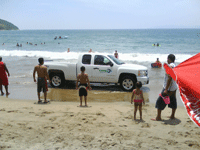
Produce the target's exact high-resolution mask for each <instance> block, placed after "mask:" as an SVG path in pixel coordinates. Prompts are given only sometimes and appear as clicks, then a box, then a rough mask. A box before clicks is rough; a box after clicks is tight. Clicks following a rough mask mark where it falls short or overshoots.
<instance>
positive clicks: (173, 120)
mask: <svg viewBox="0 0 200 150" xmlns="http://www.w3.org/2000/svg"><path fill="white" fill-rule="evenodd" d="M162 122H164V124H166V125H178V124H180V123H181V120H179V119H177V118H175V119H169V120H162Z"/></svg>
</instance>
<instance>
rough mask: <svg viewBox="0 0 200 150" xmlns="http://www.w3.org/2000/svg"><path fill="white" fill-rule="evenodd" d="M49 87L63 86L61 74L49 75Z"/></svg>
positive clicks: (63, 80)
mask: <svg viewBox="0 0 200 150" xmlns="http://www.w3.org/2000/svg"><path fill="white" fill-rule="evenodd" d="M50 80H51V86H52V87H59V88H60V87H62V86H64V84H65V79H64V76H63V75H62V74H52V75H50Z"/></svg>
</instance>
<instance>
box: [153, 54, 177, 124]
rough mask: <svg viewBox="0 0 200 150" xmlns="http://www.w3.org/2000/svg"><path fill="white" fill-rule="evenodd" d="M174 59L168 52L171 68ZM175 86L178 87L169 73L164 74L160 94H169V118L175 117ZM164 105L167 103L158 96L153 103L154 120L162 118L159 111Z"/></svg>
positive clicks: (173, 65) (168, 61)
mask: <svg viewBox="0 0 200 150" xmlns="http://www.w3.org/2000/svg"><path fill="white" fill-rule="evenodd" d="M174 61H175V56H174V55H173V54H169V55H168V57H167V63H168V65H169V66H170V67H171V68H174V67H175V64H174ZM177 88H178V86H177V84H176V81H174V80H173V79H172V77H171V76H170V75H168V74H165V79H164V85H163V90H162V92H161V94H162V96H170V104H168V107H169V108H172V113H171V116H170V119H175V112H176V109H177V101H176V90H177ZM166 105H167V104H165V102H164V100H163V99H162V97H161V96H159V97H158V99H157V101H156V105H155V107H156V108H157V116H156V118H155V119H154V118H153V119H152V120H154V121H159V120H162V119H161V112H162V110H164V109H165V107H166Z"/></svg>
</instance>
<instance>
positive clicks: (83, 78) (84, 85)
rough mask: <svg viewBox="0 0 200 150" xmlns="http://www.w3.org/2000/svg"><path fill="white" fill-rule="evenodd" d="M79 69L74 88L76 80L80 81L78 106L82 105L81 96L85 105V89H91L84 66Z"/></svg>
mask: <svg viewBox="0 0 200 150" xmlns="http://www.w3.org/2000/svg"><path fill="white" fill-rule="evenodd" d="M80 70H81V73H80V74H78V76H77V81H76V89H78V82H80V84H79V96H80V106H81V107H82V97H83V96H84V98H85V106H86V107H87V89H88V88H89V89H90V90H91V87H90V81H89V78H88V74H87V73H85V67H84V66H82V67H81V69H80Z"/></svg>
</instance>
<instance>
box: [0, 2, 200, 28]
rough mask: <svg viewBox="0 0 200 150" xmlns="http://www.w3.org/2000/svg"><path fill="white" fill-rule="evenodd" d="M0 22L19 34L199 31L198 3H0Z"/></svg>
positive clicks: (199, 6)
mask: <svg viewBox="0 0 200 150" xmlns="http://www.w3.org/2000/svg"><path fill="white" fill-rule="evenodd" d="M0 19H3V20H6V21H9V22H11V23H13V24H14V25H16V26H17V27H18V28H19V29H20V30H27V29H32V30H35V29H151V28H200V0H0Z"/></svg>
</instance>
